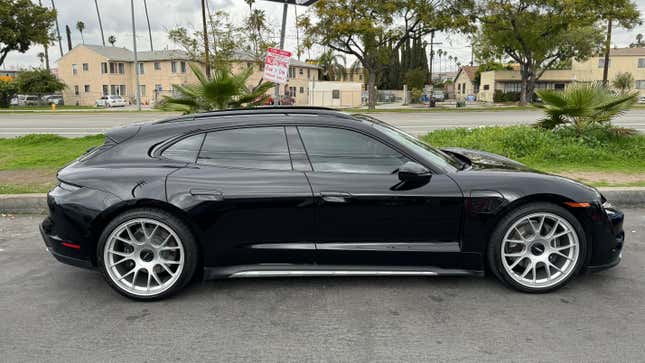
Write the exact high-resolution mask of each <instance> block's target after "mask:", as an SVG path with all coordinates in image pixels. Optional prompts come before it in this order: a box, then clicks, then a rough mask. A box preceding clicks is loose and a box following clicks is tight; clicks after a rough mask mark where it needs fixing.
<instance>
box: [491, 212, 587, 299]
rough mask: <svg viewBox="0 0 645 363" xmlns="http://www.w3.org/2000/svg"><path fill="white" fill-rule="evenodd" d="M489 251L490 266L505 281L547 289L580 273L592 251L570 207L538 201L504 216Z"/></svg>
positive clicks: (533, 289)
mask: <svg viewBox="0 0 645 363" xmlns="http://www.w3.org/2000/svg"><path fill="white" fill-rule="evenodd" d="M542 217H544V218H542ZM556 222H557V223H556ZM487 252H488V253H487V255H488V263H489V267H490V269H491V270H492V271H493V273H494V274H495V276H496V277H497V278H498V279H499V280H500V281H502V282H503V283H504V284H506V285H507V286H509V287H511V288H513V289H515V290H518V291H522V292H528V293H545V292H549V291H553V290H556V289H559V288H561V287H562V286H564V285H566V284H567V283H568V282H569V281H571V279H572V278H574V277H575V276H576V275H577V274H578V272H579V271H580V269H581V268H582V266H583V264H584V261H585V257H586V256H587V240H586V238H585V232H584V230H583V228H582V225H581V224H580V222H579V221H578V220H577V219H576V217H575V216H574V215H573V214H571V213H570V212H569V211H567V210H566V209H564V208H562V207H560V206H557V205H555V204H552V203H546V202H536V203H530V204H526V205H522V206H519V207H518V208H517V209H515V210H512V211H510V212H509V213H508V214H507V215H506V216H504V217H503V218H502V219H501V220H500V221H499V223H498V224H497V226H496V228H495V230H494V231H493V233H492V235H491V239H490V242H489V244H488V251H487ZM527 271H528V272H527Z"/></svg>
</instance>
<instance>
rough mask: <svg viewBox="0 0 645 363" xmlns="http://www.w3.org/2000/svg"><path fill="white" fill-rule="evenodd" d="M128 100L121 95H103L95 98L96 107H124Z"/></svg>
mask: <svg viewBox="0 0 645 363" xmlns="http://www.w3.org/2000/svg"><path fill="white" fill-rule="evenodd" d="M127 105H128V101H126V100H125V98H123V97H121V96H103V97H101V98H99V99H98V100H96V107H125V106H127Z"/></svg>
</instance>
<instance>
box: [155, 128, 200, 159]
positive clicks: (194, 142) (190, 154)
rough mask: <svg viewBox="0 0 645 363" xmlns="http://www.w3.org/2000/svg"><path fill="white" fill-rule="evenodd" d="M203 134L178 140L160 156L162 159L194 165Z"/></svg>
mask: <svg viewBox="0 0 645 363" xmlns="http://www.w3.org/2000/svg"><path fill="white" fill-rule="evenodd" d="M204 136H205V135H204V134H199V135H193V136H189V137H187V138H185V139H182V140H179V141H177V142H176V143H174V144H173V145H171V146H170V147H169V148H167V149H166V150H164V151H163V153H162V154H161V155H162V156H163V157H164V158H166V159H170V160H176V161H183V162H187V163H194V162H195V161H196V160H197V154H198V153H199V149H200V148H201V146H202V141H203V140H204Z"/></svg>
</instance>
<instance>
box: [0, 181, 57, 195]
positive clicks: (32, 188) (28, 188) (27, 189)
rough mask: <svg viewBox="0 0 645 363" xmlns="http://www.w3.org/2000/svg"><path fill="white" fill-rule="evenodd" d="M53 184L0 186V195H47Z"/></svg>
mask: <svg viewBox="0 0 645 363" xmlns="http://www.w3.org/2000/svg"><path fill="white" fill-rule="evenodd" d="M53 186H54V182H51V183H47V184H0V194H31V193H47V192H48V191H50V190H51V189H52V187H53Z"/></svg>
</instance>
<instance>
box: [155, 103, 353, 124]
mask: <svg viewBox="0 0 645 363" xmlns="http://www.w3.org/2000/svg"><path fill="white" fill-rule="evenodd" d="M259 114H262V115H266V114H274V115H284V114H301V115H307V114H308V115H329V116H337V117H341V118H351V116H350V115H349V114H347V113H344V112H341V111H338V110H335V109H333V108H327V107H309V106H303V107H298V106H263V107H255V108H239V109H227V110H217V111H209V112H202V113H196V114H192V115H186V116H179V117H174V118H170V119H166V120H161V121H157V122H155V124H165V123H173V122H179V121H182V122H185V121H191V120H200V119H205V118H212V117H222V116H246V115H259Z"/></svg>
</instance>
